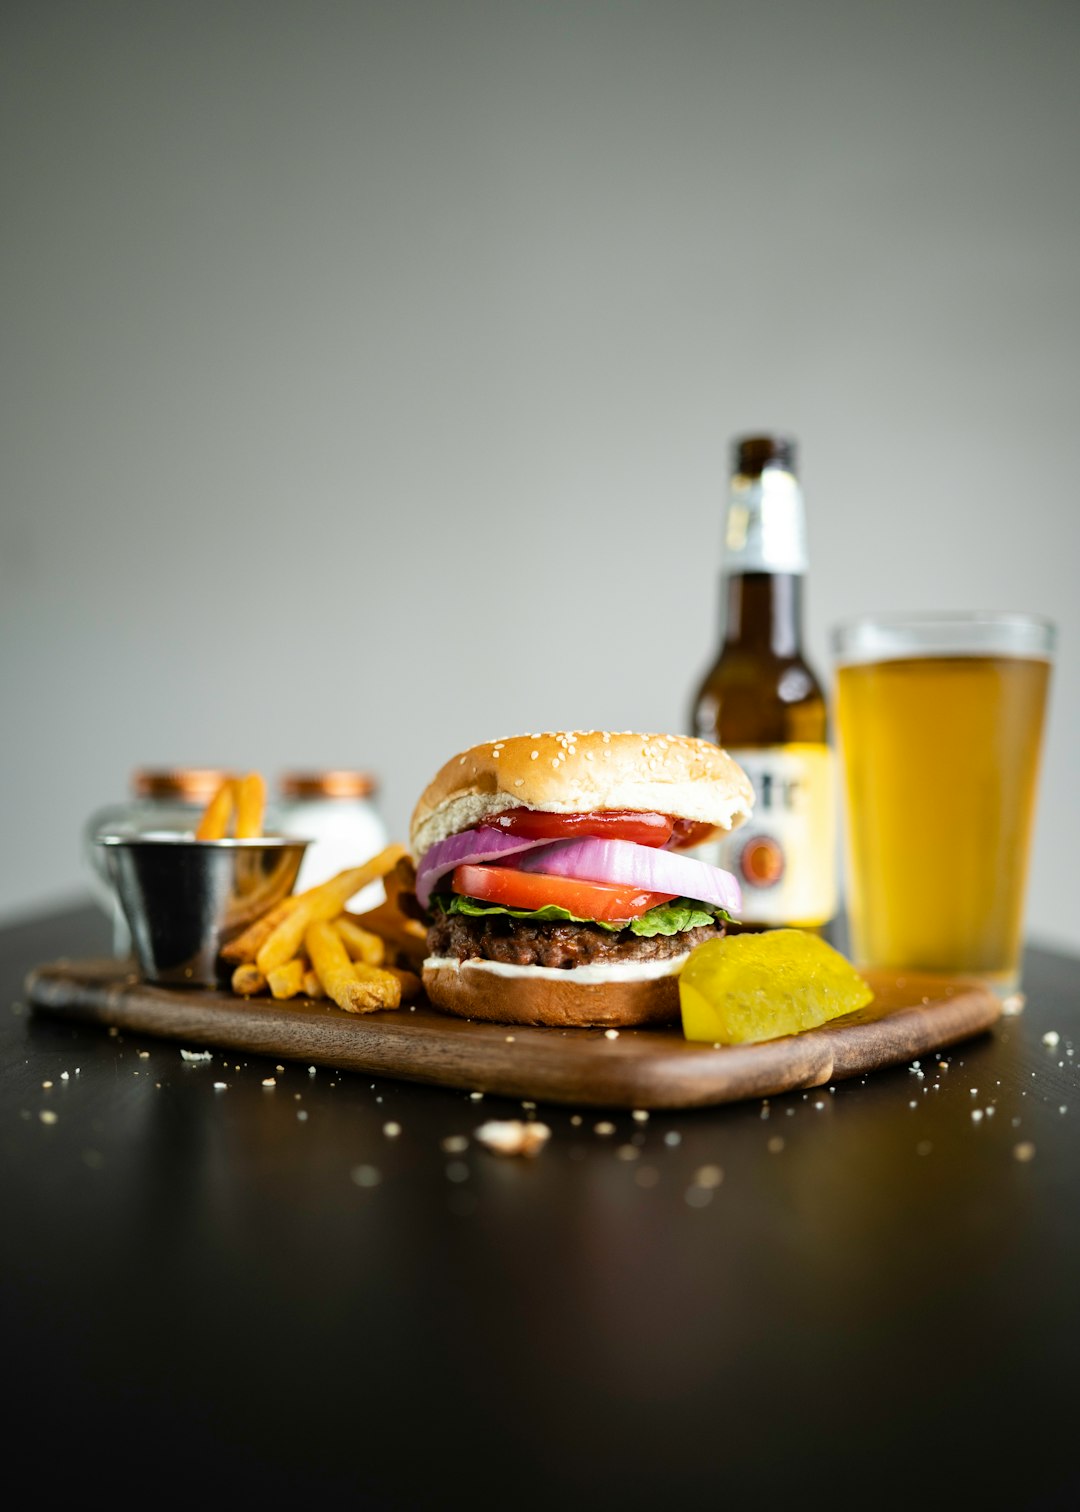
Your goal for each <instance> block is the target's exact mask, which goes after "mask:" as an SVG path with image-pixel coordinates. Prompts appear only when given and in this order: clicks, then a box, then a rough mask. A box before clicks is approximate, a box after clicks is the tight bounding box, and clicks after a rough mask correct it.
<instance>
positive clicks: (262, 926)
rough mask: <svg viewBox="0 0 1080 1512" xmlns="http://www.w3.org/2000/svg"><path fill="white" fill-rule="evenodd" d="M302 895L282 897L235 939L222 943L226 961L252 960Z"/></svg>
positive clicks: (222, 951)
mask: <svg viewBox="0 0 1080 1512" xmlns="http://www.w3.org/2000/svg"><path fill="white" fill-rule="evenodd" d="M302 896H303V894H302V893H293V894H290V896H289V897H287V898H282V900H281V902H280V903H276V904H275V905H274V907H273V908H271V909H269V910H268V912H266V913H264V914H263V916H262V918H260V919H256V920H255V922H254V924H249V925H248V927H247V929H245V930H244V932H243V934H239V935H237V936H236V938H235V940H230V941H229V942H228V944H226V945H223V946H222V947H221V954H222V957H223V958H224V959H225V960H226V961H254V959H255V957H256V956H257V955H258V953H259V950H260V948H261V947H262V946H263V945H264V944H265V943H266V941H267V940H268V939H269V938H270V936H271V935H272V934H273V932H274V930H275V929H276V928H277V927H278V925H279V924H280V923H281V921H282V920H283V919H286V918H288V916H289V914H291V913H292V911H293V909H294V908H295V907H296V905H297V904H298V903H299V901H300V899H301V897H302Z"/></svg>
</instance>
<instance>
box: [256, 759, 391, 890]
mask: <svg viewBox="0 0 1080 1512" xmlns="http://www.w3.org/2000/svg"><path fill="white" fill-rule="evenodd" d="M278 786H279V792H280V798H279V801H278V803H277V806H276V807H277V817H278V829H279V830H280V832H281V833H282V834H283V835H292V836H295V837H297V838H298V839H303V840H310V841H311V844H310V845H309V846H308V848H307V851H306V853H305V855H304V861H303V865H302V866H301V869H300V875H299V877H298V878H297V882H296V891H297V892H303V891H304V890H305V889H306V888H309V887H317V886H318V884H319V883H320V882H326V881H327V880H328V879H329V878H330V877H333V876H336V875H337V873H338V872H341V871H344V870H345V869H346V868H347V867H350V866H359V865H360V864H361V863H362V862H364V861H366V860H368V859H369V858H370V857H371V856H374V855H375V854H376V853H377V852H378V851H380V850H382V849H383V848H384V846H385V845H386V844H387V838H388V837H387V833H386V827H385V825H384V824H383V821H382V817H381V816H380V814H379V812H378V809H377V807H376V804H375V792H376V786H377V784H376V782H375V779H374V777H372V775H371V773H370V772H358V771H345V770H332V771H290V772H284V773H282V775H281V777H280V779H279V784H278ZM382 900H383V886H382V883H381V882H373V883H371V884H370V885H369V886H368V887H365V888H364V889H363V890H362V891H361V892H359V893H357V895H356V897H355V898H352V899H350V903H349V906H350V907H351V908H352V909H353V910H354V911H356V912H363V911H364V910H365V909H368V908H375V907H377V906H378V904H379V903H381V902H382Z"/></svg>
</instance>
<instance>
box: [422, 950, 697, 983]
mask: <svg viewBox="0 0 1080 1512" xmlns="http://www.w3.org/2000/svg"><path fill="white" fill-rule="evenodd" d="M689 954H690V952H689V951H687V953H686V955H680V956H672V957H671V958H670V959H669V960H666V961H615V962H613V963H612V964H611V965H609V966H571V967H570V968H569V969H567V968H564V967H561V966H510V965H508V964H507V963H506V962H504V961H483V960H480V959H478V958H477V957H475V956H473V957H471V958H470V959H469V960H467V961H459V960H458V959H457V957H456V956H428V958H427V960H426V961H425V962H424V967H425V969H428V968H430V969H432V970H434V969H435V968H438V969H440V970H445V969H446V968H447V967H449V969H450V970H451V971H460V970H462V969H463V968H464V969H467V970H469V971H490V972H491V973H492V974H493V975H494V976H501V977H533V978H534V979H535V978H540V979H542V980H548V981H552V982H566V981H570V980H573V981H575V982H584V983H589V982H649V981H655V980H656V978H657V977H666V976H678V974H679V972H680V971H681V970H682V969H683V967H684V966H685V964H686V962H687V959H688V958H689Z"/></svg>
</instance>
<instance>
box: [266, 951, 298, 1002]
mask: <svg viewBox="0 0 1080 1512" xmlns="http://www.w3.org/2000/svg"><path fill="white" fill-rule="evenodd" d="M256 969H257V968H256ZM306 970H307V962H306V961H302V960H301V959H300V957H299V956H294V957H293V959H292V960H291V961H286V962H285V964H284V966H275V967H274V969H273V971H268V972H267V973H266V985H267V986H268V987H269V988H270V993H271V996H273V997H276V998H278V999H279V1000H283V999H285V998H294V997H299V996H300V994H301V992H303V990H304V973H305V971H306Z"/></svg>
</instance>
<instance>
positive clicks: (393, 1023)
mask: <svg viewBox="0 0 1080 1512" xmlns="http://www.w3.org/2000/svg"><path fill="white" fill-rule="evenodd" d="M866 977H867V980H868V981H869V983H870V985H871V987H872V988H873V990H874V993H875V998H874V1001H873V1003H871V1004H870V1006H869V1007H868V1008H864V1009H862V1010H860V1011H859V1012H858V1013H852V1014H849V1015H848V1016H847V1017H846V1018H842V1019H835V1020H834V1021H833V1022H832V1023H831V1024H828V1025H826V1026H825V1027H823V1028H821V1029H812V1030H809V1031H808V1032H807V1033H805V1034H799V1035H792V1036H789V1037H788V1038H785V1039H778V1040H769V1041H767V1042H766V1043H764V1044H758V1045H735V1046H728V1047H722V1048H714V1047H713V1046H711V1045H698V1044H690V1043H689V1042H688V1041H686V1040H685V1039H683V1036H682V1033H681V1031H680V1030H679V1028H678V1027H677V1026H675V1027H673V1028H671V1029H622V1030H620V1031H619V1034H618V1038H616V1039H608V1038H607V1037H606V1035H605V1034H604V1031H603V1030H602V1029H527V1028H522V1027H521V1026H520V1025H517V1026H508V1025H499V1024H481V1023H475V1022H472V1021H469V1020H465V1019H456V1018H451V1017H449V1016H448V1015H446V1014H442V1013H438V1012H436V1010H435V1009H433V1008H431V1007H429V1006H427V1005H426V1004H424V1005H423V1006H417V1007H416V1008H413V1009H408V1008H402V1009H398V1010H396V1011H395V1012H383V1013H370V1014H363V1015H357V1014H351V1013H344V1012H342V1010H341V1009H339V1008H336V1007H334V1006H333V1005H331V1004H329V1003H326V1002H312V1001H309V1000H308V999H306V998H294V999H292V1000H291V1001H289V1002H280V1003H279V1002H275V1001H274V1000H273V999H271V998H246V999H245V998H237V997H233V996H232V995H231V994H230V993H226V992H205V991H201V990H194V989H192V990H186V991H185V990H184V989H180V988H165V987H153V986H148V985H147V984H146V983H144V982H140V981H139V979H138V977H137V976H136V975H135V974H134V973H133V972H132V971H131V969H130V967H128V966H127V964H126V963H124V962H118V961H59V962H56V963H55V964H53V965H49V966H42V967H40V968H39V969H38V970H37V971H34V972H32V973H31V974H30V976H29V977H28V979H27V984H26V986H27V992H28V994H29V998H30V1001H31V1003H32V1004H33V1006H34V1007H35V1008H36V1009H38V1010H40V1011H42V1012H45V1013H53V1014H58V1015H60V1016H62V1017H64V1018H68V1019H75V1020H78V1021H80V1022H83V1023H89V1024H102V1025H115V1026H116V1027H117V1028H119V1029H126V1030H130V1031H132V1032H135V1033H139V1034H151V1035H158V1036H161V1037H163V1038H165V1039H173V1040H179V1041H181V1042H182V1043H183V1044H184V1045H186V1046H200V1047H215V1048H218V1049H222V1050H234V1051H235V1050H242V1051H248V1052H249V1053H251V1054H254V1055H265V1056H273V1057H276V1058H277V1059H279V1060H280V1059H287V1060H297V1061H303V1062H306V1063H308V1064H313V1065H321V1066H333V1067H336V1068H338V1069H341V1070H345V1071H363V1072H369V1073H371V1074H373V1075H376V1076H389V1077H402V1078H404V1079H405V1080H407V1081H419V1082H434V1083H437V1084H439V1085H441V1086H446V1087H461V1088H464V1089H466V1090H468V1091H470V1092H473V1091H475V1092H491V1093H496V1094H502V1095H504V1096H507V1097H520V1098H528V1099H531V1100H533V1101H537V1102H541V1101H544V1102H555V1103H575V1104H578V1105H579V1106H592V1107H602V1108H696V1107H704V1106H707V1105H709V1104H712V1103H725V1102H737V1101H738V1100H740V1099H741V1098H749V1097H772V1096H776V1095H778V1094H779V1093H782V1092H791V1091H794V1090H796V1089H799V1088H806V1087H820V1086H823V1085H824V1084H825V1083H826V1082H831V1081H835V1080H838V1079H839V1078H842V1077H848V1076H861V1075H863V1074H865V1073H866V1072H867V1071H876V1070H878V1069H879V1068H880V1067H882V1066H889V1065H894V1064H897V1063H900V1062H904V1061H910V1060H911V1059H912V1058H913V1057H915V1056H920V1055H924V1054H925V1053H926V1052H927V1051H931V1050H937V1049H940V1048H941V1047H942V1046H945V1045H952V1044H955V1043H956V1042H957V1041H958V1040H962V1039H966V1038H968V1037H969V1036H970V1035H973V1034H977V1033H979V1032H980V1031H982V1030H985V1029H989V1028H990V1026H991V1025H992V1024H993V1023H994V1022H995V1021H996V1020H997V1019H998V1018H999V1017H1000V1014H1001V1002H1000V1000H999V999H998V998H997V997H996V996H995V995H994V994H993V993H992V992H991V991H990V990H989V989H987V988H985V987H983V986H981V985H979V984H978V983H976V982H971V981H964V980H957V979H955V978H949V977H937V976H924V975H918V976H917V975H915V974H913V973H907V974H905V975H903V976H901V975H898V974H896V973H895V972H892V973H890V972H880V971H878V972H867V973H866Z"/></svg>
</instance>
